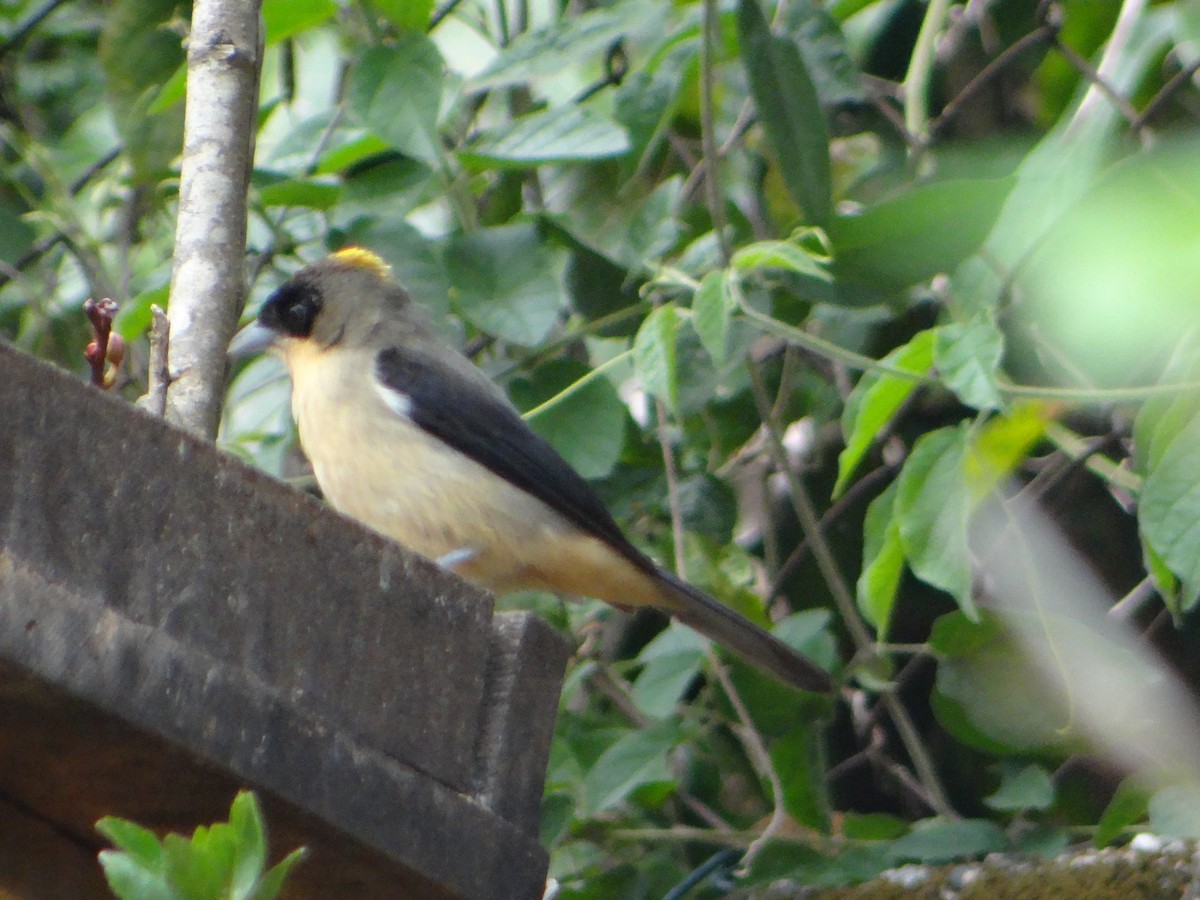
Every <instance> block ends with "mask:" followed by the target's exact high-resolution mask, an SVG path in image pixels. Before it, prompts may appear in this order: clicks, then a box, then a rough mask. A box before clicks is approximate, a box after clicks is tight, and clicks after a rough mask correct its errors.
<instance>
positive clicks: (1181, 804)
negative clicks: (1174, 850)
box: [1147, 783, 1200, 841]
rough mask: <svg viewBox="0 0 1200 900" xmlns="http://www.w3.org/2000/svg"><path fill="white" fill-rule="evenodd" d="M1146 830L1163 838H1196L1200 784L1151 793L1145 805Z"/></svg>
mask: <svg viewBox="0 0 1200 900" xmlns="http://www.w3.org/2000/svg"><path fill="white" fill-rule="evenodd" d="M1147 809H1148V811H1149V813H1150V830H1151V831H1153V832H1154V833H1155V834H1160V835H1162V836H1163V837H1172V838H1183V839H1185V840H1189V841H1190V840H1196V839H1197V838H1200V785H1197V784H1194V783H1189V784H1179V785H1172V786H1171V787H1165V788H1162V789H1161V790H1158V791H1155V792H1154V794H1153V795H1151V797H1150V801H1149V803H1148V804H1147Z"/></svg>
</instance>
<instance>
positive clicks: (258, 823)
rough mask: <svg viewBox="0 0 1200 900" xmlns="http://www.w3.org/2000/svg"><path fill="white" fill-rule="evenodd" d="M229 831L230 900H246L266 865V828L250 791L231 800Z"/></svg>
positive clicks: (256, 800) (239, 793)
mask: <svg viewBox="0 0 1200 900" xmlns="http://www.w3.org/2000/svg"><path fill="white" fill-rule="evenodd" d="M229 827H230V836H231V838H232V845H233V847H234V858H233V866H232V869H231V871H230V879H229V886H230V891H229V892H230V895H231V898H230V900H249V898H251V897H253V896H254V892H255V888H256V886H257V884H258V880H259V878H260V877H261V876H262V874H263V869H264V868H265V867H266V864H267V835H266V827H265V826H264V825H263V818H262V811H261V810H260V809H259V807H258V799H257V798H256V797H255V796H254V794H253V793H251V792H250V791H239V792H238V794H237V796H236V797H234V798H233V805H232V806H231V807H230V810H229Z"/></svg>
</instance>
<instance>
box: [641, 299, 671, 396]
mask: <svg viewBox="0 0 1200 900" xmlns="http://www.w3.org/2000/svg"><path fill="white" fill-rule="evenodd" d="M678 331H679V312H678V310H676V309H675V306H674V304H671V303H667V304H664V305H663V306H658V307H655V308H654V310H652V311H651V313H650V315H648V316H646V320H645V321H644V322H642V327H641V328H639V329H638V333H637V337H636V338H635V339H634V342H633V357H634V362H635V363H636V364H637V371H638V375H639V376H640V377H641V380H642V386H643V387H644V388H645V389H646V390H647V391H649V392H650V393H651V394H653V395H654V396H655V397H657V398H658V399H659V400H661V401H663V403H665V404H666V405H667V406H668V407H670V408H673V407H674V406H675V405H676V403H677V401H678V399H679V371H678V369H677V368H676V365H675V358H676V349H677V347H676V339H677V335H678Z"/></svg>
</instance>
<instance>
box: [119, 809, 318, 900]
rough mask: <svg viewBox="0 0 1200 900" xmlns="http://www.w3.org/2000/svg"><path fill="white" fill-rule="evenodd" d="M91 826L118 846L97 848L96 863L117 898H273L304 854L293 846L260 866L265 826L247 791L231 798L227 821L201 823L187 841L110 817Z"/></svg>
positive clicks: (264, 853) (264, 858)
mask: <svg viewBox="0 0 1200 900" xmlns="http://www.w3.org/2000/svg"><path fill="white" fill-rule="evenodd" d="M96 829H97V830H98V831H99V832H100V833H101V834H103V835H104V836H105V837H107V838H108V839H109V840H110V841H112V842H113V843H114V844H116V845H117V846H118V847H119V848H120V849H119V850H102V851H100V864H101V865H102V866H103V867H104V874H105V876H106V877H107V878H108V884H109V887H111V888H112V889H113V892H114V893H115V894H116V895H117V896H118V897H120V898H121V900H274V898H275V897H277V896H279V891H280V890H281V888H282V886H283V881H284V879H285V878H287V876H288V874H289V873H290V872H291V870H292V868H293V867H294V866H295V865H296V863H298V862H299V861H300V860H301V859H302V858H303V857H304V848H300V849H298V850H293V851H292V852H291V853H289V854H288V855H287V856H286V857H284V858H283V859H282V860H280V861H279V862H278V863H276V864H275V865H274V866H272V867H271V868H270V869H267V868H266V865H267V835H266V830H265V828H264V827H263V818H262V812H261V811H260V810H259V808H258V800H257V799H255V796H254V794H252V793H250V792H249V791H241V792H240V793H239V794H238V795H237V796H236V797H235V798H234V799H233V805H232V806H231V807H230V809H229V821H228V822H217V823H215V824H213V825H209V826H207V827H206V826H203V825H201V826H200V827H198V828H197V829H196V830H195V832H194V833H193V834H192V837H191V839H190V840H189V839H188V838H185V837H183V836H182V835H178V834H168V835H167V836H166V837H164V838H162V839H161V840H160V839H159V838H158V837H156V836H155V834H154V833H153V832H151V831H147V830H146V829H145V828H142V827H141V826H140V825H135V824H134V823H133V822H130V821H127V820H126V819H118V818H114V817H112V816H106V817H105V818H103V819H101V820H100V821H99V822H97V823H96Z"/></svg>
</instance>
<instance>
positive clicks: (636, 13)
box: [468, 0, 667, 91]
mask: <svg viewBox="0 0 1200 900" xmlns="http://www.w3.org/2000/svg"><path fill="white" fill-rule="evenodd" d="M666 13H667V10H666V9H664V6H663V4H661V3H647V2H644V0H626V2H624V3H616V4H613V5H612V6H609V7H606V8H603V7H602V8H598V9H591V10H588V11H586V12H583V13H581V14H579V15H575V16H563V17H562V18H561V19H559V20H558V21H556V22H554V23H553V24H551V25H548V26H546V27H545V28H540V29H537V30H536V31H527V32H524V33H523V34H520V35H518V36H517V37H515V38H514V39H513V40H512V42H511V43H510V44H509V45H508V46H507V47H505V48H504V49H503V50H501V51H500V53H499V54H497V56H496V58H495V59H493V60H492V62H491V63H490V64H489V65H488V66H487V68H485V69H484V70H483V71H482V72H480V73H479V74H478V75H476V76H475V77H474V78H472V79H471V80H470V82H469V84H468V88H469V90H471V91H481V90H489V89H492V88H497V87H503V86H505V85H510V84H521V83H523V82H527V81H531V80H533V79H534V78H539V77H543V76H556V75H559V74H560V73H561V72H562V71H563V69H564V68H567V67H569V66H578V65H580V64H588V63H591V64H595V63H597V62H601V61H602V57H603V54H605V53H606V52H607V51H608V49H609V48H610V47H611V46H612V45H613V44H614V43H615V42H616V41H617V40H618V39H620V38H621V37H622V36H623V35H626V34H629V33H632V32H635V31H637V32H642V31H645V32H650V31H652V30H656V29H658V28H660V27H662V20H663V18H664V17H665V16H666Z"/></svg>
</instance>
